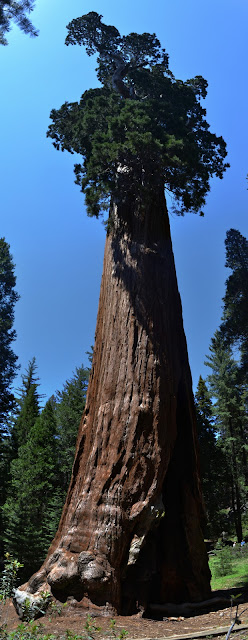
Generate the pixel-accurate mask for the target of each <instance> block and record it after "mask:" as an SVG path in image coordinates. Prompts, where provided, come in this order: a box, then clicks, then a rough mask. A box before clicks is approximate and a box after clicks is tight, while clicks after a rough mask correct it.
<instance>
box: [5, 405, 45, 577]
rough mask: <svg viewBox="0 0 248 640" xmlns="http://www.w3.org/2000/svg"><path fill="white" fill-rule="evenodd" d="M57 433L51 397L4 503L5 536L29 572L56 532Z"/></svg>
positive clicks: (17, 462)
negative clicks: (54, 527) (53, 522)
mask: <svg viewBox="0 0 248 640" xmlns="http://www.w3.org/2000/svg"><path fill="white" fill-rule="evenodd" d="M55 436H56V420H55V415H54V408H53V406H52V403H51V402H50V401H48V402H47V403H46V405H45V408H44V409H43V411H42V413H41V415H40V416H39V417H38V418H37V419H36V421H35V423H34V425H33V426H32V427H31V429H30V432H29V434H28V437H27V440H26V443H25V444H24V445H22V446H21V447H19V450H18V458H17V459H16V460H14V461H13V463H12V465H11V488H10V492H11V495H10V497H9V498H8V500H7V502H6V504H5V506H4V514H5V518H6V522H7V526H6V533H5V540H6V544H7V548H8V550H10V551H11V553H13V555H16V557H18V558H19V559H20V561H21V562H22V563H23V564H24V570H23V574H24V575H26V576H28V575H29V574H30V571H32V570H35V569H37V568H38V566H39V564H40V563H41V562H42V560H43V559H44V557H45V554H46V552H47V549H48V547H49V544H50V542H51V539H52V535H53V533H54V529H53V526H52V521H53V509H54V497H55V496H54V493H55V492H56V482H57V472H58V466H57V465H56V439H55ZM56 524H57V522H56Z"/></svg>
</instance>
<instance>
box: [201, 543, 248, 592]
mask: <svg viewBox="0 0 248 640" xmlns="http://www.w3.org/2000/svg"><path fill="white" fill-rule="evenodd" d="M246 546H248V545H246ZM209 566H210V570H211V573H212V580H211V587H212V589H213V590H215V589H230V588H233V589H234V588H237V589H244V588H248V549H247V548H246V547H245V548H242V549H241V548H240V547H237V548H236V547H235V548H234V549H232V548H231V549H230V548H228V549H227V548H225V547H224V548H223V549H220V550H218V551H216V554H215V555H214V556H210V558H209Z"/></svg>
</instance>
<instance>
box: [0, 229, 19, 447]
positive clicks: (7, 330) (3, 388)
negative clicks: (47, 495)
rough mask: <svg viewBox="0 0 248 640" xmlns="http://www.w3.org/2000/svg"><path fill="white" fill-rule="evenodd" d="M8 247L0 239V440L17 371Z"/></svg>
mask: <svg viewBox="0 0 248 640" xmlns="http://www.w3.org/2000/svg"><path fill="white" fill-rule="evenodd" d="M15 285H16V277H15V273H14V264H13V259H12V256H11V255H10V246H9V244H7V242H6V241H5V239H4V238H0V438H1V430H3V429H4V422H5V420H6V418H7V416H8V412H9V411H10V410H11V409H12V407H13V402H14V396H13V392H12V390H11V384H12V382H13V379H14V376H15V374H16V370H17V364H16V362H17V356H16V355H15V354H14V352H13V350H12V342H13V340H15V338H16V332H15V330H14V329H13V323H14V307H15V304H16V302H17V300H18V299H19V296H18V294H17V293H16V291H15Z"/></svg>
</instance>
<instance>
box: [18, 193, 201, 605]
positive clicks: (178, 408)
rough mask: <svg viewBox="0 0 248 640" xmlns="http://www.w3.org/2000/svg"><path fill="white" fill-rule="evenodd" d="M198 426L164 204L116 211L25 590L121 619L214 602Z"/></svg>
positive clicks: (157, 198)
mask: <svg viewBox="0 0 248 640" xmlns="http://www.w3.org/2000/svg"><path fill="white" fill-rule="evenodd" d="M195 433H196V431H195V416H194V407H193V395H192V382H191V374H190V369H189V364H188V355H187V346H186V340H185V335H184V330H183V323H182V310H181V302H180V296H179V293H178V288H177V280H176V273H175V267H174V259H173V252H172V246H171V239H170V230H169V221H168V215H167V210H166V204H165V199H164V195H163V193H162V190H161V193H157V195H156V196H155V197H154V199H153V201H152V202H147V204H146V206H145V207H141V206H139V205H138V204H137V203H133V204H132V203H130V205H129V207H127V206H125V207H124V205H121V204H118V206H114V207H113V208H112V214H111V231H110V232H109V234H108V236H107V240H106V249H105V257H104V267H103V276H102V284H101V292H100V301H99V311H98V319H97V328H96V341H95V350H94V358H93V368H92V374H91V379H90V382H89V388H88V395H87V402H86V409H85V413H84V416H83V419H82V422H81V426H80V429H79V434H78V441H77V451H76V457H75V462H74V467H73V473H72V479H71V484H70V488H69V491H68V495H67V500H66V504H65V507H64V511H63V514H62V518H61V521H60V525H59V529H58V532H57V535H56V537H55V539H54V541H53V544H52V546H51V548H50V550H49V553H48V557H47V559H46V561H45V563H44V565H43V567H42V568H41V570H40V571H39V572H38V574H35V576H33V577H32V578H31V579H30V581H29V584H28V590H29V591H30V592H31V593H32V592H33V593H35V592H36V591H37V590H38V589H39V588H41V585H42V588H44V585H45V583H47V584H48V585H49V587H50V588H51V590H52V592H53V594H54V595H55V596H56V597H58V598H62V599H65V598H66V597H67V596H69V595H71V596H74V597H75V598H76V599H77V600H81V599H83V598H88V599H89V600H90V601H91V602H92V603H95V604H96V605H100V606H103V605H105V604H106V603H107V602H108V603H110V605H112V607H114V608H115V609H116V610H117V611H118V612H123V613H132V612H134V611H136V610H137V608H139V607H140V606H141V607H145V608H146V607H147V606H148V605H149V603H163V602H166V601H170V602H173V601H174V602H182V601H186V600H188V601H189V600H190V601H197V600H198V601H199V600H203V599H205V598H207V597H208V596H209V593H210V586H209V584H210V574H209V569H208V564H207V556H206V552H205V547H204V543H203V539H202V533H201V527H200V519H201V516H202V503H201V493H200V488H199V476H198V466H197V454H196V435H195Z"/></svg>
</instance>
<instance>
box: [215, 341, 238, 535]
mask: <svg viewBox="0 0 248 640" xmlns="http://www.w3.org/2000/svg"><path fill="white" fill-rule="evenodd" d="M209 350H210V355H209V356H208V357H207V362H206V364H207V365H208V366H209V367H210V368H211V370H212V372H211V374H210V375H209V376H208V382H209V388H210V392H211V394H212V396H213V397H214V399H215V403H214V413H215V425H216V428H217V430H218V434H219V439H220V444H221V448H222V451H223V452H224V455H225V458H226V472H227V474H229V473H230V479H231V483H230V491H231V495H230V498H229V500H230V502H229V504H230V513H231V515H232V517H233V521H234V524H235V530H236V535H237V538H238V541H239V542H240V541H241V540H242V537H243V531H242V514H243V513H244V510H245V508H246V507H245V505H246V502H247V478H248V475H247V471H248V470H247V454H246V452H247V444H248V441H247V435H246V431H245V429H244V427H245V425H246V422H247V407H246V405H245V397H246V390H245V389H244V387H243V385H242V384H241V382H240V372H239V366H238V364H237V362H235V360H234V359H233V357H232V354H231V350H230V349H229V348H228V347H227V346H226V345H225V343H224V341H223V337H222V336H221V333H220V332H218V331H216V333H215V335H214V338H213V339H212V341H211V346H210V349H209Z"/></svg>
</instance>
